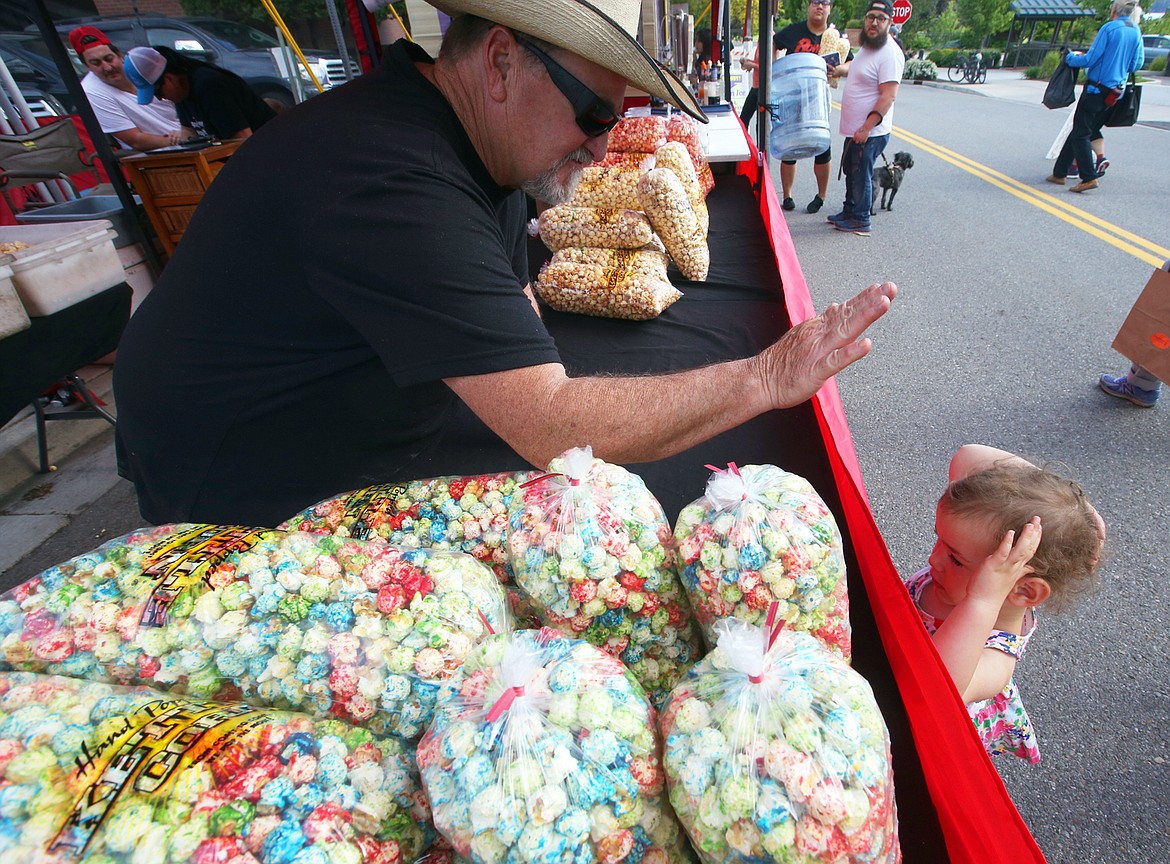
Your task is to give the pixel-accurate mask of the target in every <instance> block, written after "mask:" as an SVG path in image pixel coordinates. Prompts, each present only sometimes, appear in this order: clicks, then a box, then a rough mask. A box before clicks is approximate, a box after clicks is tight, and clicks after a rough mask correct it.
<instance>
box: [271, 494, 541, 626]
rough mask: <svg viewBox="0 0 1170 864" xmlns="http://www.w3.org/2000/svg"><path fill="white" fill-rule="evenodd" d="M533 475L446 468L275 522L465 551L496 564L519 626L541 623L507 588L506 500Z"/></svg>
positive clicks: (314, 530) (332, 500)
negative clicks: (458, 471)
mask: <svg viewBox="0 0 1170 864" xmlns="http://www.w3.org/2000/svg"><path fill="white" fill-rule="evenodd" d="M535 476H536V474H535V472H532V471H515V472H508V473H499V474H474V475H468V476H458V475H448V476H443V477H432V478H429V479H426V480H411V481H410V482H407V483H384V484H380V485H377V486H368V487H366V488H365V489H357V490H355V491H353V492H347V493H346V494H344V495H338V496H336V497H333V498H327V499H326V500H324V501H321V502H319V503H317V504H314V505H313V506H312V507H309V508H307V509H305V510H303V511H302V512H300V513H298V514H297V515H296V516H293V517H292V518H291V519H288V520H286V521H285V522H282V523H281V524H280V525H277V526H276V527H277V528H278V529H280V530H282V531H309V532H311V533H313V534H336V535H337V536H339V537H353V538H354V539H356V540H372V541H385V542H387V543H391V544H393V545H395V546H402V547H404V548H407V547H413V548H420V549H453V550H455V551H458V552H466V553H467V554H468V555H470V556H472V557H473V558H475V559H476V560H478V561H482V562H483V563H484V564H487V565H488V566H489V567H491V568H492V570H494V571H495V574H496V577H497V578H498V579H499V580H500V584H501V585H503V586H504V590H505V591H506V592H507V595H508V602H509V604H510V605H511V607H512V614H513V615H514V616H515V618H516V620H517V622H518V624H519V626H522V627H524V626H539V623H538V621H537V619H536V618H535V617H534V615H533V613H532V610H531V609H530V608H528V607H527V606H526V605H525V604H524V603H523V601H522V600H521V596H520V594H519V592H517V591H516V590H515V589H514V588H513V587H512V573H511V571H510V570H509V569H508V561H507V549H506V545H505V542H504V538H505V535H506V533H507V528H508V502H509V501H510V500H511V498H512V495H513V494H515V492H516V489H517V488H519V485H520V484H521V483H523V482H524V481H525V480H528V479H530V478H532V477H535Z"/></svg>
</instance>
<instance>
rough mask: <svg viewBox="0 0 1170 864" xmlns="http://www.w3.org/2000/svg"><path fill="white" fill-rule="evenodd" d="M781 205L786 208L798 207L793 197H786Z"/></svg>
mask: <svg viewBox="0 0 1170 864" xmlns="http://www.w3.org/2000/svg"><path fill="white" fill-rule="evenodd" d="M780 206H781V207H783V208H784V209H785V210H795V209H796V202H795V201H793V200H792V199H791V198H785V199H784V201H783V203H782V204H781V205H780Z"/></svg>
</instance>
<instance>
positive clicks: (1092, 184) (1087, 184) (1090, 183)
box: [1068, 178, 1097, 192]
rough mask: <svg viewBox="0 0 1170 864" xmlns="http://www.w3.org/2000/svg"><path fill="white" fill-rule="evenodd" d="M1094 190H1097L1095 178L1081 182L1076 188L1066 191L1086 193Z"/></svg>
mask: <svg viewBox="0 0 1170 864" xmlns="http://www.w3.org/2000/svg"><path fill="white" fill-rule="evenodd" d="M1096 188H1097V180H1096V178H1094V179H1092V180H1082V181H1081V182H1080V183H1078V184H1077V185H1076V186H1073V187H1072V188H1071V189H1069V190H1068V191H1069V192H1088V191H1089V190H1090V189H1096Z"/></svg>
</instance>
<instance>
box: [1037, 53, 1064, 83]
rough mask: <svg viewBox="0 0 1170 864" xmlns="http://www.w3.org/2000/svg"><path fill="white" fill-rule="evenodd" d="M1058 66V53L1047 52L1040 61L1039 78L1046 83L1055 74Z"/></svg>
mask: <svg viewBox="0 0 1170 864" xmlns="http://www.w3.org/2000/svg"><path fill="white" fill-rule="evenodd" d="M1059 65H1060V52H1059V51H1049V52H1048V53H1047V54H1045V55H1044V59H1043V60H1041V61H1040V77H1041V78H1043V79H1044V80H1045V81H1047V80H1048V79H1049V78H1051V77H1052V76H1053V74H1054V73H1055V72H1056V67H1057V66H1059Z"/></svg>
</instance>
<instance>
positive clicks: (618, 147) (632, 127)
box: [609, 115, 669, 153]
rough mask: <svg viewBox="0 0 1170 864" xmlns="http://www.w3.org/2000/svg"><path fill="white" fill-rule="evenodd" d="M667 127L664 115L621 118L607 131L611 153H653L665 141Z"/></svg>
mask: <svg viewBox="0 0 1170 864" xmlns="http://www.w3.org/2000/svg"><path fill="white" fill-rule="evenodd" d="M668 128H669V127H668V125H667V122H666V118H665V117H658V116H655V115H650V116H648V117H626V118H623V119H622V120H621V121H620V122H619V123H618V124H617V125H616V126H614V127H613V129H611V130H610V132H609V150H610V152H613V153H653V152H654V151H655V150H657V149H658V148H659V147H661V146H662V145H663V144H665V143H666V138H667V132H668Z"/></svg>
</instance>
